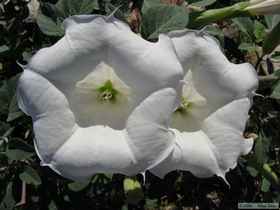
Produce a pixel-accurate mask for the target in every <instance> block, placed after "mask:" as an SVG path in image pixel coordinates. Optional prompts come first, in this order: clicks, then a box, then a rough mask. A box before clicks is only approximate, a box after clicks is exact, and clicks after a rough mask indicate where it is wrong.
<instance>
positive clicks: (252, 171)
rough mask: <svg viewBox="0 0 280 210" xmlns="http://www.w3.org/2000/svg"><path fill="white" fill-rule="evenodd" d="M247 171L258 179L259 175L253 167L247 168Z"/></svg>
mask: <svg viewBox="0 0 280 210" xmlns="http://www.w3.org/2000/svg"><path fill="white" fill-rule="evenodd" d="M246 169H247V171H248V172H249V174H250V175H251V176H252V177H256V176H257V175H258V173H259V172H258V171H257V170H256V169H255V168H253V167H251V166H247V167H246Z"/></svg>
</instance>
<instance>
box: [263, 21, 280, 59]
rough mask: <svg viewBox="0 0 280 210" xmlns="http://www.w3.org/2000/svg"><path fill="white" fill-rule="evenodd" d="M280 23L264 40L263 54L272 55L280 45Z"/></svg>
mask: <svg viewBox="0 0 280 210" xmlns="http://www.w3.org/2000/svg"><path fill="white" fill-rule="evenodd" d="M279 34H280V22H279V23H278V24H277V25H276V26H275V27H274V28H273V29H272V31H271V32H270V33H268V34H267V36H266V37H265V39H264V42H263V54H270V53H271V52H272V51H273V50H274V49H275V48H276V47H277V46H278V45H279V44H280V35H279Z"/></svg>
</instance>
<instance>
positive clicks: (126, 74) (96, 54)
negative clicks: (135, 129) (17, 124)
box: [28, 15, 182, 128]
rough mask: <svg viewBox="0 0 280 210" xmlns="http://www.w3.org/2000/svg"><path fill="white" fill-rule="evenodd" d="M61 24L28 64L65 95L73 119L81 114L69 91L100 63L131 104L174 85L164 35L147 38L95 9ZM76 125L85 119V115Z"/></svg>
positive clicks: (178, 71)
mask: <svg viewBox="0 0 280 210" xmlns="http://www.w3.org/2000/svg"><path fill="white" fill-rule="evenodd" d="M65 27H66V32H65V36H64V37H63V38H62V39H61V40H59V41H58V42H57V43H56V44H55V45H53V46H51V47H49V48H44V49H42V50H40V51H39V52H38V53H37V54H36V55H35V56H34V57H32V59H31V61H30V63H29V64H28V68H29V69H31V70H32V71H35V72H38V73H40V74H41V75H43V76H44V77H46V78H47V79H48V80H50V81H51V82H52V83H53V84H54V85H55V86H56V87H57V88H58V89H59V90H60V91H62V92H63V93H64V94H65V95H66V97H67V100H68V102H69V104H70V107H71V108H72V109H73V113H74V115H75V117H76V118H77V119H81V118H83V116H80V112H79V111H77V110H76V107H77V97H76V95H75V94H74V96H73V92H74V91H75V87H76V84H77V82H79V81H81V80H83V79H85V78H86V77H87V76H88V75H89V74H91V73H92V72H94V71H96V70H97V69H99V65H100V63H105V64H106V65H109V66H110V67H111V68H112V69H113V70H114V71H115V73H116V75H117V76H118V77H119V78H120V80H122V81H124V82H125V84H126V85H127V86H128V87H130V88H131V90H132V92H133V97H132V99H133V100H132V105H131V106H132V107H135V104H139V103H140V102H141V101H142V100H143V99H144V98H145V97H147V96H148V95H149V94H151V93H152V92H154V91H156V90H158V89H161V88H165V87H168V86H169V87H176V86H177V83H178V81H179V80H180V78H181V76H182V68H181V65H180V63H179V62H178V60H177V56H176V52H175V49H174V47H173V43H172V41H171V40H170V38H169V37H167V36H164V35H160V37H159V41H158V42H157V43H151V42H148V41H146V40H144V39H142V38H141V37H140V36H138V35H136V34H135V33H133V32H132V31H131V30H130V28H129V27H128V26H127V25H126V24H125V23H123V22H121V21H119V20H117V19H116V18H114V17H107V16H101V15H80V16H73V17H70V18H67V19H66V20H65ZM88 98H90V97H86V99H85V100H84V99H82V100H83V103H84V105H85V106H86V107H87V109H88V110H90V103H89V104H86V101H88V102H89V101H92V100H88ZM125 109H126V110H127V112H122V113H123V116H124V117H123V119H127V117H128V114H129V113H130V112H131V110H132V109H131V108H130V105H128V106H127V107H126V108H125ZM85 110H86V109H85ZM104 110H105V111H106V110H108V109H107V108H104ZM123 110H124V109H123ZM102 112H103V111H102ZM90 113H92V112H90ZM90 113H89V114H88V118H91V119H93V118H94V117H95V116H94V115H91V114H90ZM105 118H106V116H105V117H104V119H105ZM95 119H97V118H95ZM123 119H120V120H119V121H118V122H117V124H119V125H122V126H120V127H119V128H124V127H123V126H124V124H125V121H124V120H123ZM100 123H102V124H108V121H106V122H105V123H104V122H103V121H101V122H100ZM97 124H98V122H97ZM114 124H116V123H114ZM81 125H82V126H87V125H90V122H89V121H87V120H86V122H82V123H81Z"/></svg>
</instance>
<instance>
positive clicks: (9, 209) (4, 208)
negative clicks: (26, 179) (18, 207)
mask: <svg viewBox="0 0 280 210" xmlns="http://www.w3.org/2000/svg"><path fill="white" fill-rule="evenodd" d="M15 204H16V202H15V199H14V197H13V183H12V182H10V183H9V184H8V185H7V187H6V193H5V197H4V198H3V200H2V202H1V204H0V209H1V210H13V209H14V206H15Z"/></svg>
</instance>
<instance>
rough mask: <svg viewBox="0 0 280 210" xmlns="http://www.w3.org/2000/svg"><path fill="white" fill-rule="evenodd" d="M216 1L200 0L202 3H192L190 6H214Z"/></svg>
mask: <svg viewBox="0 0 280 210" xmlns="http://www.w3.org/2000/svg"><path fill="white" fill-rule="evenodd" d="M216 1H217V0H202V1H197V2H194V3H192V4H191V5H193V6H196V7H207V6H210V5H211V4H214V3H215V2H216Z"/></svg>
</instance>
